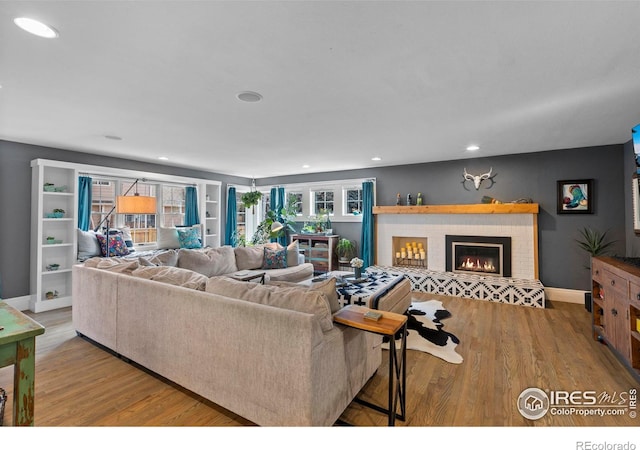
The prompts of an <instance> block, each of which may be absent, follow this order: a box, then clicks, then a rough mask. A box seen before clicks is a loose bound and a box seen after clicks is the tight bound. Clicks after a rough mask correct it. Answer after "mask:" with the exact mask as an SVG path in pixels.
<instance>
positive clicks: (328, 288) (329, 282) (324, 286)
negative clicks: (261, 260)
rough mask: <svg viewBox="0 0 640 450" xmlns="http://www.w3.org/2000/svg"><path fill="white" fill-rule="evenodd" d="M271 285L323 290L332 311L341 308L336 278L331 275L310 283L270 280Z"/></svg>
mask: <svg viewBox="0 0 640 450" xmlns="http://www.w3.org/2000/svg"><path fill="white" fill-rule="evenodd" d="M269 285H271V286H278V287H287V288H294V289H302V290H305V291H306V290H312V291H313V290H315V291H320V292H322V293H323V294H324V295H325V297H326V299H327V304H328V305H329V309H330V310H331V313H335V312H337V311H338V310H340V303H339V302H338V291H337V290H336V279H335V278H334V277H329V278H327V279H326V280H322V281H318V282H312V283H311V284H309V285H304V284H298V283H292V282H290V281H269Z"/></svg>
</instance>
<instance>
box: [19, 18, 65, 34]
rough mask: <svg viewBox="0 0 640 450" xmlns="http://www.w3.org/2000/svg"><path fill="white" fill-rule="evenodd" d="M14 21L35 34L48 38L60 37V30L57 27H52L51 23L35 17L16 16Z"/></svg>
mask: <svg viewBox="0 0 640 450" xmlns="http://www.w3.org/2000/svg"><path fill="white" fill-rule="evenodd" d="M13 23H15V24H16V25H18V26H19V27H20V28H22V29H23V30H24V31H27V32H29V33H31V34H35V35H36V36H40V37H43V38H47V39H53V38H57V37H58V32H57V31H56V29H55V28H53V27H50V26H49V25H47V24H45V23H42V22H40V21H37V20H35V19H29V18H28V17H16V18H15V19H13Z"/></svg>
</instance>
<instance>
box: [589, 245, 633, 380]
mask: <svg viewBox="0 0 640 450" xmlns="http://www.w3.org/2000/svg"><path fill="white" fill-rule="evenodd" d="M637 261H638V263H640V259H638V260H637ZM631 263H633V264H631ZM635 263H636V259H632V258H613V257H597V258H593V259H592V261H591V271H592V274H591V275H592V293H591V297H592V299H593V307H592V317H593V320H592V322H593V333H594V338H596V339H601V340H603V341H605V342H606V343H607V344H608V345H609V346H610V348H612V349H613V350H614V352H615V353H616V355H617V356H618V358H620V359H621V360H622V361H623V363H624V364H625V365H626V366H628V367H629V369H630V370H631V371H632V373H633V374H634V376H635V377H636V378H638V379H640V332H639V330H638V328H639V327H640V324H638V318H640V265H638V266H636V265H635Z"/></svg>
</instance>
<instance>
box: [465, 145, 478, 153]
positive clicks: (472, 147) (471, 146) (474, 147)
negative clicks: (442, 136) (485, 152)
mask: <svg viewBox="0 0 640 450" xmlns="http://www.w3.org/2000/svg"><path fill="white" fill-rule="evenodd" d="M476 150H480V147H478V146H477V145H470V146H468V147H467V151H470V152H475V151H476Z"/></svg>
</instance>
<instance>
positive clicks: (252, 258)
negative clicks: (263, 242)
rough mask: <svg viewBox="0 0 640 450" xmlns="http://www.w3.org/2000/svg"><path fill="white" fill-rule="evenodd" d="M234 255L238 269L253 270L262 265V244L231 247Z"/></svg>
mask: <svg viewBox="0 0 640 450" xmlns="http://www.w3.org/2000/svg"><path fill="white" fill-rule="evenodd" d="M233 252H234V253H235V255H236V265H237V266H238V270H253V269H260V268H261V267H262V261H263V259H264V251H263V247H262V246H256V247H236V248H234V249H233Z"/></svg>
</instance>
